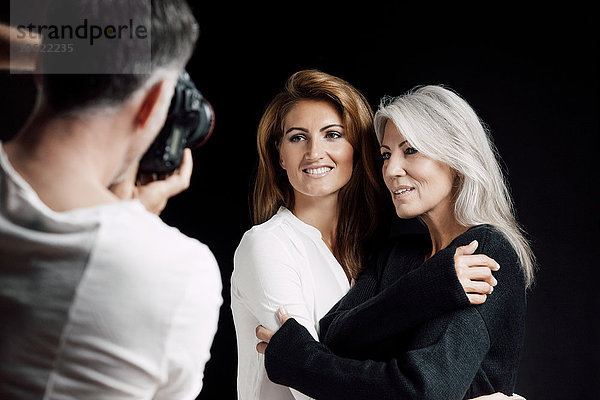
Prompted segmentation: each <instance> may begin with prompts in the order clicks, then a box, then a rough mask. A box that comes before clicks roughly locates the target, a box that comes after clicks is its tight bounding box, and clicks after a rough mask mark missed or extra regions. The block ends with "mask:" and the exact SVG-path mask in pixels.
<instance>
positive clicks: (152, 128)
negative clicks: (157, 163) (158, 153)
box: [38, 0, 198, 180]
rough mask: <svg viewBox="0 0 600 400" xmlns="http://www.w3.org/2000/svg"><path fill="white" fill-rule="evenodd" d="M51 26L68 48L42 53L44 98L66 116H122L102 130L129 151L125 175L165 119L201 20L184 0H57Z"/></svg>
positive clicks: (49, 42)
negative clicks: (109, 126)
mask: <svg viewBox="0 0 600 400" xmlns="http://www.w3.org/2000/svg"><path fill="white" fill-rule="evenodd" d="M65 21H66V23H65ZM45 25H46V26H47V27H48V28H47V31H46V32H42V34H43V35H44V44H45V46H46V47H47V48H55V49H56V48H59V46H60V48H62V49H66V51H61V52H58V53H56V52H41V53H40V62H39V63H38V73H39V76H38V78H39V79H38V82H39V96H40V104H41V105H43V107H44V108H46V109H48V110H50V112H51V113H52V115H55V116H57V117H60V118H67V119H71V118H76V119H80V120H81V119H83V120H87V121H89V118H94V117H95V116H104V117H106V116H108V117H109V118H111V119H112V120H114V121H120V125H119V127H120V128H122V129H110V130H111V132H103V135H104V136H106V137H107V138H108V137H109V136H110V138H111V139H110V140H113V138H116V139H115V140H117V141H118V142H119V146H120V149H122V151H123V154H122V157H121V158H120V160H119V161H118V163H119V164H118V165H115V167H114V168H115V169H114V171H115V172H114V176H113V179H114V180H119V179H120V177H122V176H123V175H124V173H125V172H126V171H127V170H128V169H129V168H130V167H132V166H133V165H135V164H137V162H138V161H139V159H140V158H141V156H142V155H143V154H144V152H145V151H146V149H147V148H148V147H149V145H150V143H152V140H153V139H154V138H155V137H156V135H157V134H158V132H159V131H160V129H161V127H162V125H163V124H164V121H165V119H166V115H167V111H168V108H169V103H170V101H171V97H172V95H173V90H174V87H175V85H176V82H177V77H178V75H179V73H180V72H181V70H182V69H183V68H184V66H185V64H186V63H187V61H188V60H189V58H190V56H191V54H192V52H193V50H194V46H195V43H196V40H197V38H198V25H197V22H196V19H195V18H194V16H193V14H192V12H191V10H190V8H189V6H188V4H187V3H186V1H185V0H50V1H49V4H48V8H47V12H46V21H45ZM65 26H66V28H65ZM51 27H56V29H58V30H55V31H51V29H52V28H51ZM57 36H58V37H59V38H58V39H57ZM82 37H83V39H82ZM71 38H74V40H71ZM92 39H93V43H92ZM71 41H73V42H74V43H75V44H74V45H71V46H69V44H71ZM63 45H64V47H63ZM70 48H72V51H69V49H70ZM67 71H68V72H69V73H65V72H67ZM89 125H90V124H88V123H84V124H80V126H84V127H85V126H89ZM116 131H120V133H118V132H116ZM121 139H123V140H121Z"/></svg>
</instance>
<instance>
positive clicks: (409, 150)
mask: <svg viewBox="0 0 600 400" xmlns="http://www.w3.org/2000/svg"><path fill="white" fill-rule="evenodd" d="M418 152H419V150H417V149H415V148H414V147H407V148H406V150H404V154H409V155H410V154H416V153H418Z"/></svg>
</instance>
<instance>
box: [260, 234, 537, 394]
mask: <svg viewBox="0 0 600 400" xmlns="http://www.w3.org/2000/svg"><path fill="white" fill-rule="evenodd" d="M475 239H476V240H477V241H478V242H479V247H478V250H477V253H483V254H486V255H488V256H490V257H492V258H494V259H495V260H496V261H497V262H498V263H499V264H500V266H501V268H500V270H499V271H498V272H496V273H495V276H496V278H497V279H498V286H496V288H495V290H494V292H493V293H492V294H491V295H490V296H488V298H487V301H486V302H485V303H484V304H482V305H479V306H472V307H471V306H469V302H468V299H467V297H466V295H465V294H464V292H463V290H462V287H461V286H460V283H459V282H458V279H457V277H456V275H455V272H454V266H453V265H454V264H453V256H454V252H455V250H456V248H457V247H458V246H463V245H467V244H469V243H470V242H471V241H472V240H475ZM428 248H430V243H428V240H424V238H423V237H411V238H410V239H407V238H403V239H402V240H398V241H397V242H396V243H394V244H393V245H392V247H391V249H390V250H388V251H386V252H383V255H382V256H381V257H379V261H378V262H377V263H376V264H375V266H373V267H371V268H368V269H367V271H365V273H363V274H362V275H361V277H360V278H359V279H358V281H357V282H356V285H355V286H354V287H353V288H352V289H351V290H350V291H349V292H348V294H347V295H346V296H345V297H344V298H342V300H340V302H338V304H336V305H335V306H334V307H333V308H332V310H331V311H330V312H329V313H328V314H327V315H326V316H325V317H324V318H323V319H322V320H321V325H320V333H319V335H320V337H321V342H317V341H315V340H314V339H313V338H312V337H311V336H310V334H309V333H308V332H307V331H306V329H305V328H304V327H303V326H301V325H300V324H298V323H297V322H296V321H295V320H294V319H290V320H288V321H287V322H286V323H285V324H284V325H283V326H282V327H281V328H280V329H279V331H278V332H277V333H276V334H275V335H273V338H272V339H271V341H270V343H269V345H268V347H267V350H266V357H265V366H266V369H267V373H268V375H269V378H270V379H271V380H272V381H273V382H275V383H279V384H282V385H285V386H290V387H293V388H295V389H298V390H300V391H301V392H303V393H305V394H307V395H309V396H311V397H313V398H316V399H344V400H350V399H361V400H364V399H433V400H435V399H440V400H441V399H443V400H451V399H462V398H472V397H476V396H479V395H484V394H490V393H493V392H497V391H502V392H504V393H506V394H512V392H513V390H514V385H515V380H516V374H517V369H518V363H519V357H520V353H521V347H522V342H523V333H524V319H525V285H524V279H523V274H522V271H521V268H520V264H519V261H518V258H517V256H516V254H515V252H514V250H513V249H512V247H511V246H510V244H509V243H508V241H507V240H506V239H505V238H504V236H502V235H501V234H500V233H499V232H498V231H496V230H495V229H494V228H492V227H491V226H489V225H480V226H477V227H473V228H471V229H469V230H468V231H467V232H465V233H464V234H462V235H460V236H459V237H457V238H456V239H455V240H454V241H453V242H452V243H451V244H450V245H449V246H448V247H446V248H445V249H443V250H441V251H439V252H438V253H436V254H435V255H434V256H433V257H432V258H430V259H429V260H427V261H426V262H423V259H424V256H425V254H426V252H427V250H428Z"/></svg>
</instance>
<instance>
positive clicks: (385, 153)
mask: <svg viewBox="0 0 600 400" xmlns="http://www.w3.org/2000/svg"><path fill="white" fill-rule="evenodd" d="M391 156H392V153H390V152H389V151H384V152H383V153H381V158H383V159H384V160H389V159H390V157H391Z"/></svg>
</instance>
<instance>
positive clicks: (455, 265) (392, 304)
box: [320, 242, 497, 354]
mask: <svg viewBox="0 0 600 400" xmlns="http://www.w3.org/2000/svg"><path fill="white" fill-rule="evenodd" d="M476 248H477V242H475V243H471V244H469V245H468V246H462V247H459V248H457V249H456V248H452V249H446V250H444V251H441V252H439V253H437V254H436V255H435V256H434V257H432V258H430V259H429V260H427V261H426V262H425V263H424V264H423V265H422V266H421V267H420V268H417V269H415V270H413V271H411V272H409V273H407V274H405V275H403V276H402V277H400V278H399V279H398V280H397V281H396V282H395V283H394V284H392V285H391V286H389V287H388V288H386V289H385V290H383V291H382V292H380V293H379V294H377V295H376V296H372V297H371V298H369V297H366V298H365V296H364V295H362V292H363V291H364V290H363V289H362V287H364V286H367V287H370V286H372V284H367V285H362V283H361V279H362V277H361V278H359V281H358V282H357V284H356V286H357V287H358V288H359V290H358V292H359V294H358V295H357V294H356V293H353V291H354V289H355V288H353V289H352V290H351V291H350V292H349V293H348V294H347V295H346V297H350V299H349V300H348V301H346V300H345V299H342V301H340V303H338V305H336V307H335V308H333V309H332V310H331V311H330V313H328V314H327V315H326V316H325V317H324V318H323V319H322V320H321V325H320V335H321V341H322V342H323V343H325V344H327V345H328V346H329V347H330V348H331V349H332V350H333V351H335V352H336V353H340V354H352V353H353V352H356V351H360V350H361V349H363V348H368V347H369V346H371V345H373V344H375V343H377V342H379V341H380V340H382V339H385V338H386V337H387V336H389V335H392V334H401V333H403V332H405V331H406V330H408V329H411V328H414V327H415V326H417V325H419V324H420V323H422V322H425V321H428V320H430V319H432V318H435V317H437V316H439V315H442V314H443V313H445V312H448V311H451V310H455V309H459V308H461V307H465V306H467V305H469V302H472V303H473V304H477V303H481V302H483V301H485V299H486V297H485V293H488V291H489V288H490V284H492V283H493V277H492V276H491V272H490V268H494V269H496V268H497V267H496V265H497V264H496V262H495V261H494V260H492V259H490V258H489V257H487V256H484V255H477V256H473V255H471V254H472V253H473V252H474V251H475V249H476ZM382 262H383V263H385V265H382V264H381V263H382ZM397 262H402V258H401V257H395V256H394V253H393V252H392V253H391V255H390V256H389V257H388V258H386V259H383V260H380V264H379V265H378V268H377V269H382V268H403V266H401V265H395V264H394V263H397ZM475 266H485V267H483V268H482V267H478V268H472V267H475ZM475 270H477V274H475V275H473V273H474V271H475ZM482 274H483V276H482ZM365 279H367V280H372V279H374V278H373V276H372V275H371V276H367V277H366V278H365ZM478 279H487V280H488V282H489V283H490V284H488V283H486V282H479V281H477V280H478ZM471 292H477V293H479V294H471ZM465 293H467V295H465ZM357 298H358V299H362V301H356V299H357ZM381 321H386V325H385V329H372V327H374V326H377V325H378V324H380V323H381Z"/></svg>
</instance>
